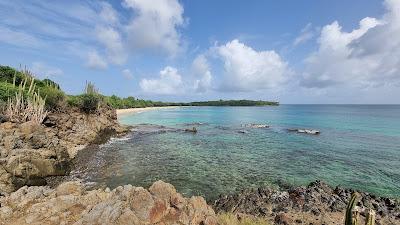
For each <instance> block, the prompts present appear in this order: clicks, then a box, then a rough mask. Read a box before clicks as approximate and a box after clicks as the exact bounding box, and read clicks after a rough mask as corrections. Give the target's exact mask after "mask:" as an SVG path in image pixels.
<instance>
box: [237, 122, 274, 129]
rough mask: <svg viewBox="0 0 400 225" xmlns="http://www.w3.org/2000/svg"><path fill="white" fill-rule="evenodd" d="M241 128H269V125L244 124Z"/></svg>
mask: <svg viewBox="0 0 400 225" xmlns="http://www.w3.org/2000/svg"><path fill="white" fill-rule="evenodd" d="M242 127H249V128H269V125H267V124H255V123H251V124H244V125H242Z"/></svg>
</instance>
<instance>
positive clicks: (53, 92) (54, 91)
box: [38, 86, 65, 110]
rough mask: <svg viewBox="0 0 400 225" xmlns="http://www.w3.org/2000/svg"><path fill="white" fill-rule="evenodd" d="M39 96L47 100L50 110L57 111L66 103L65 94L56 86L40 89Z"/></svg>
mask: <svg viewBox="0 0 400 225" xmlns="http://www.w3.org/2000/svg"><path fill="white" fill-rule="evenodd" d="M38 91H39V94H40V96H41V97H42V98H45V99H46V108H47V109H49V110H57V109H58V108H60V107H62V106H63V103H64V102H65V94H64V92H63V91H61V90H60V89H58V88H56V87H54V86H44V87H42V88H39V90H38Z"/></svg>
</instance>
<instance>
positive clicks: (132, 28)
mask: <svg viewBox="0 0 400 225" xmlns="http://www.w3.org/2000/svg"><path fill="white" fill-rule="evenodd" d="M124 3H125V6H126V7H128V8H130V9H132V10H133V11H134V12H135V13H136V14H137V16H136V17H135V18H134V19H133V20H132V21H131V23H130V24H129V25H128V26H127V33H128V34H127V35H128V41H129V43H130V44H131V45H132V47H133V48H134V49H153V50H154V49H155V50H159V49H162V50H164V51H166V52H167V53H168V54H170V55H172V56H174V55H176V54H177V53H178V52H179V51H180V50H181V42H182V41H181V35H180V33H179V32H178V28H180V27H182V26H183V25H184V23H185V20H184V18H183V7H182V5H181V4H180V3H179V2H178V0H154V1H148V0H125V1H124Z"/></svg>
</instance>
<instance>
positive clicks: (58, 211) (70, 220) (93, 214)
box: [0, 181, 217, 225]
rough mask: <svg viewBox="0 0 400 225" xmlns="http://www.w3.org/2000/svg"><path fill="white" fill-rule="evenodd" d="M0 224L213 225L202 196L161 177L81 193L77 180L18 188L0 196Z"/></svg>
mask: <svg viewBox="0 0 400 225" xmlns="http://www.w3.org/2000/svg"><path fill="white" fill-rule="evenodd" d="M0 204H1V207H0V224H1V225H3V224H4V225H5V224H54V225H56V224H57V225H58V224H82V225H84V224H121V225H122V224H132V225H143V224H149V225H150V224H159V225H161V224H164V225H169V224H171V225H172V224H192V225H199V224H202V225H217V220H216V216H215V213H214V210H213V209H212V208H211V207H210V206H208V205H207V203H206V201H205V200H204V199H203V198H202V197H191V198H184V197H183V196H182V195H181V194H179V193H178V192H176V190H175V188H174V187H173V186H172V185H171V184H168V183H164V182H162V181H157V182H155V183H154V184H153V185H152V186H151V187H150V188H149V189H148V190H146V189H144V188H142V187H133V186H132V185H125V186H120V187H117V188H115V189H114V190H109V189H106V190H103V189H98V190H92V191H86V190H84V187H83V185H82V184H80V183H79V182H66V183H63V184H61V185H60V186H58V187H57V188H56V189H50V188H48V187H26V186H25V187H22V188H21V189H19V190H18V191H16V192H13V193H11V194H10V195H7V196H4V197H0Z"/></svg>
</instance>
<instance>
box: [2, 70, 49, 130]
mask: <svg viewBox="0 0 400 225" xmlns="http://www.w3.org/2000/svg"><path fill="white" fill-rule="evenodd" d="M26 77H27V78H26V79H25V80H24V82H22V83H21V84H20V85H19V88H18V92H17V93H16V94H15V96H14V97H13V98H9V99H8V102H7V106H6V110H5V114H6V116H7V117H8V118H9V119H10V120H11V121H13V122H19V123H23V122H27V121H33V122H34V123H37V124H41V123H42V122H43V120H44V119H45V118H46V116H47V115H48V111H47V110H46V109H45V104H46V100H45V99H43V98H42V97H40V95H39V93H37V92H36V91H35V79H34V78H33V77H32V76H31V75H30V74H27V76H26ZM13 83H14V85H15V77H14V82H13ZM27 85H29V87H28V86H27Z"/></svg>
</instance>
